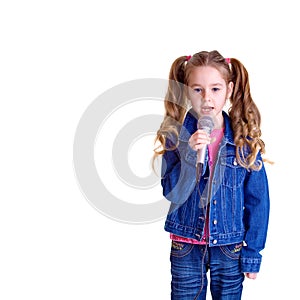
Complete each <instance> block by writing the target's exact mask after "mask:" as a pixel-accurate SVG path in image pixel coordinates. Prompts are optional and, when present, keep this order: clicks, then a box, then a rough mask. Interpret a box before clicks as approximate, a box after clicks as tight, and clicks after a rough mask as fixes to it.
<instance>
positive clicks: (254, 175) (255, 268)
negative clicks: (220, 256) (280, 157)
mask: <svg viewBox="0 0 300 300" xmlns="http://www.w3.org/2000/svg"><path fill="white" fill-rule="evenodd" d="M246 176H247V177H246V181H245V187H244V193H245V194H244V226H245V230H246V231H245V232H246V233H245V237H244V241H245V246H244V247H243V249H242V253H241V265H242V272H249V273H257V272H259V269H260V265H261V258H262V256H261V254H260V251H261V250H263V249H264V247H265V242H266V237H267V230H268V222H269V210H270V199H269V187H268V180H267V175H266V171H265V167H264V165H262V168H261V169H260V170H259V171H255V170H251V171H249V172H248V173H247V175H246Z"/></svg>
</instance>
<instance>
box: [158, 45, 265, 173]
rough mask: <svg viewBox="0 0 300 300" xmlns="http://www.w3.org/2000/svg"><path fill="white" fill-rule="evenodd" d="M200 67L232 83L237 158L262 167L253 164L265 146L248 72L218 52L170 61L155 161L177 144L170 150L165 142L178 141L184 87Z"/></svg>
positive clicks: (246, 165) (251, 166)
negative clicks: (212, 71) (213, 71)
mask: <svg viewBox="0 0 300 300" xmlns="http://www.w3.org/2000/svg"><path fill="white" fill-rule="evenodd" d="M199 66H211V67H214V68H216V69H217V70H218V71H219V72H220V73H221V75H222V77H223V78H224V80H225V82H226V83H227V84H229V82H231V81H232V82H233V83H234V87H233V92H232V95H231V98H230V104H231V107H230V108H229V110H228V112H229V116H230V120H231V126H232V129H233V132H234V143H235V145H236V158H237V161H238V163H239V164H240V165H241V166H242V167H244V168H246V169H253V170H259V169H260V168H261V165H262V164H261V162H256V157H257V154H258V152H260V153H262V154H264V153H265V144H264V142H263V141H262V140H261V129H260V125H261V115H260V112H259V110H258V108H257V106H256V104H255V103H254V101H253V99H252V97H251V93H250V85H249V77H248V72H247V70H246V68H245V67H244V65H243V64H242V63H241V62H240V61H239V60H237V59H235V58H231V59H230V64H229V59H225V58H224V57H223V56H222V55H221V54H220V53H219V52H218V51H211V52H208V51H202V52H199V53H196V54H194V55H193V56H192V57H190V56H181V57H179V58H177V59H176V60H175V61H174V62H173V64H172V66H171V69H170V73H169V85H168V90H167V93H166V96H165V99H164V106H165V115H164V119H163V122H162V123H161V126H160V128H159V130H158V131H157V136H156V140H155V141H156V142H157V141H159V143H160V146H159V147H157V148H156V149H155V150H154V158H156V157H157V156H159V155H163V154H164V153H165V152H166V151H167V150H172V149H175V148H176V147H177V145H178V141H177V142H175V143H173V147H169V146H167V143H166V141H167V139H168V138H170V137H173V138H172V140H173V141H174V137H175V138H176V139H177V138H178V134H179V129H180V125H182V123H183V120H184V118H185V115H186V112H187V110H188V103H189V102H188V99H187V96H186V92H185V86H187V85H188V80H189V75H190V73H191V70H192V69H193V68H194V67H199Z"/></svg>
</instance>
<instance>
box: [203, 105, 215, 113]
mask: <svg viewBox="0 0 300 300" xmlns="http://www.w3.org/2000/svg"><path fill="white" fill-rule="evenodd" d="M213 109H214V108H213V107H211V106H203V107H201V111H202V113H205V114H208V113H210V112H212V111H213Z"/></svg>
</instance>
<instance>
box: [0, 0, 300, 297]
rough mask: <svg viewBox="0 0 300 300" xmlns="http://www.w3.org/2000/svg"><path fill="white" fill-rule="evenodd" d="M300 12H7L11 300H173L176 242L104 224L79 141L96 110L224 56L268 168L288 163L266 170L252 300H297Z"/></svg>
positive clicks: (56, 6) (199, 4)
mask: <svg viewBox="0 0 300 300" xmlns="http://www.w3.org/2000/svg"><path fill="white" fill-rule="evenodd" d="M296 4H297V1H289V0H287V1H259V2H258V4H256V2H255V4H253V1H237V0H236V1H233V0H227V1H199V0H198V1H176V0H173V1H168V0H165V1H161V0H160V1H158V0H152V1H147V2H146V1H131V0H128V1H113V0H112V1H90V0H85V1H66V0H59V1H56V0H53V1H33V0H31V1H14V0H12V1H1V4H0V32H1V37H0V40H1V47H0V53H1V55H0V60H1V63H0V86H1V87H0V99H1V109H0V114H1V115H0V128H1V148H0V149H1V150H0V151H1V156H0V159H1V162H0V170H1V189H0V193H1V195H0V201H1V207H0V260H1V261H0V282H1V288H0V298H1V299H3V300H9V299H51V300H52V299H74V300H75V299H88V300H93V299H108V300H110V299H131V300H134V299H169V292H170V271H169V267H170V266H169V248H170V241H169V236H168V234H167V233H166V232H164V230H163V225H164V222H163V220H161V221H159V222H155V223H152V224H147V225H129V224H124V223H120V222H116V221H114V220H111V219H109V218H107V217H105V216H103V215H102V214H100V213H99V212H98V211H97V210H95V209H94V208H93V207H92V206H91V205H90V204H89V203H88V201H87V200H86V199H85V197H84V196H83V194H82V193H81V191H80V188H79V185H78V183H77V180H76V177H75V174H74V170H73V157H72V151H73V140H74V135H75V131H76V127H77V124H78V122H79V120H80V117H81V116H82V114H83V113H84V111H85V109H86V108H87V106H88V105H89V104H90V103H91V102H92V101H93V100H94V99H95V98H97V97H98V96H99V95H100V94H101V93H103V92H104V91H106V90H107V89H109V88H111V87H113V86H115V85H117V84H120V83H123V82H125V81H128V80H133V79H139V78H147V77H155V78H167V76H168V72H169V68H170V65H171V63H172V62H173V60H174V59H175V58H177V57H178V56H181V55H189V54H193V53H195V52H198V51H201V50H214V49H217V50H219V51H220V52H221V54H223V55H224V56H225V57H236V58H238V59H240V60H241V61H242V62H243V63H244V64H245V66H246V67H247V69H248V71H249V75H250V82H251V90H252V96H253V98H254V100H255V101H256V103H257V105H258V107H259V108H260V111H261V114H262V130H263V138H264V141H265V143H266V149H267V155H266V156H267V157H268V158H270V159H271V160H274V161H275V165H273V166H270V165H267V171H268V175H269V183H270V195H271V204H272V207H271V216H270V227H269V235H268V241H267V247H266V249H265V250H264V252H263V255H264V257H263V264H262V267H261V272H260V274H259V276H258V278H257V280H255V281H249V280H246V281H245V285H244V299H273V298H274V297H276V299H283V298H284V297H285V295H287V294H288V295H293V296H292V298H293V299H294V298H295V295H296V291H297V290H298V286H297V283H298V278H297V276H298V270H299V261H298V251H297V249H296V247H297V245H298V244H299V241H298V235H299V234H298V232H297V230H298V228H299V224H298V219H299V216H298V211H297V208H298V207H299V206H298V204H297V202H298V201H299V193H298V185H297V183H298V182H297V181H296V179H297V178H296V177H297V176H298V175H296V176H295V175H294V174H295V172H294V170H295V171H297V168H298V167H299V156H298V153H297V152H296V146H295V142H296V137H297V131H296V130H297V129H298V128H299V127H298V122H297V121H299V120H298V114H297V108H298V106H299V67H300V65H299V50H300V49H299V42H298V36H299V34H298V29H299V25H300V24H299V15H298V13H297V12H298V10H297V7H298V6H297V7H296ZM137 116H139V112H138V111H137ZM145 151H149V149H148V150H146V149H145ZM137 161H138V156H137ZM116 189H118V183H117V182H116ZM148 196H149V202H150V201H152V200H153V199H150V198H151V193H149V195H148Z"/></svg>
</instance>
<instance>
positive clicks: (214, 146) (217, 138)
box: [170, 128, 224, 245]
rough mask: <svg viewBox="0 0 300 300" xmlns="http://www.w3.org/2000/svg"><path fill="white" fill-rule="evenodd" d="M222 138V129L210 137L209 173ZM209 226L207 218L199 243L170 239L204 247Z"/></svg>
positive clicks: (175, 238)
mask: <svg viewBox="0 0 300 300" xmlns="http://www.w3.org/2000/svg"><path fill="white" fill-rule="evenodd" d="M223 136H224V128H221V129H214V130H213V131H212V133H211V135H210V137H211V138H212V143H211V144H209V145H208V147H207V148H208V164H209V168H210V172H212V171H213V167H214V163H215V160H216V156H217V153H218V150H219V146H220V142H221V140H222V138H223ZM208 231H209V225H208V216H207V218H206V220H205V227H204V235H203V238H202V240H201V241H197V240H195V239H190V238H185V237H182V236H178V235H175V234H173V233H171V234H170V238H171V239H172V240H173V241H177V242H184V243H189V244H198V245H205V244H206V237H208V236H209V232H208Z"/></svg>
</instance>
